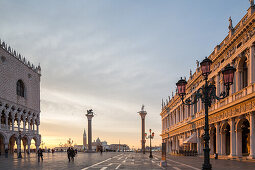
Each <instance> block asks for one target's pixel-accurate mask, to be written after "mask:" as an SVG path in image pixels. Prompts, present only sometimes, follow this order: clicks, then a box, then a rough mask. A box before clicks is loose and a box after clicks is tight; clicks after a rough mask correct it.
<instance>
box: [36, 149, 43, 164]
mask: <svg viewBox="0 0 255 170" xmlns="http://www.w3.org/2000/svg"><path fill="white" fill-rule="evenodd" d="M37 155H38V162H40V159H42V161H43V150H42V149H41V148H39V149H38V151H37Z"/></svg>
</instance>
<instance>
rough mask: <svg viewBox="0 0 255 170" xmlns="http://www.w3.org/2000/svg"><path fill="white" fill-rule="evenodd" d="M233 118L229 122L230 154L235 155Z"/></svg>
mask: <svg viewBox="0 0 255 170" xmlns="http://www.w3.org/2000/svg"><path fill="white" fill-rule="evenodd" d="M235 125H236V123H235V119H234V118H232V119H231V123H230V156H236V133H235Z"/></svg>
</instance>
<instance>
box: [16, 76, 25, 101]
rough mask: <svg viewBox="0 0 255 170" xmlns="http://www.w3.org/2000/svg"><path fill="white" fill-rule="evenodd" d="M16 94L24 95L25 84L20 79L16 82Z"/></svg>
mask: <svg viewBox="0 0 255 170" xmlns="http://www.w3.org/2000/svg"><path fill="white" fill-rule="evenodd" d="M17 95H18V96H21V97H25V85H24V83H23V81H22V80H18V82H17Z"/></svg>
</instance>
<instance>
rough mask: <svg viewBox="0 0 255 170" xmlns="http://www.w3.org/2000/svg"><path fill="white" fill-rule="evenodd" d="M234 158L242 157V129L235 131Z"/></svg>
mask: <svg viewBox="0 0 255 170" xmlns="http://www.w3.org/2000/svg"><path fill="white" fill-rule="evenodd" d="M236 156H237V157H242V129H238V128H237V129H236Z"/></svg>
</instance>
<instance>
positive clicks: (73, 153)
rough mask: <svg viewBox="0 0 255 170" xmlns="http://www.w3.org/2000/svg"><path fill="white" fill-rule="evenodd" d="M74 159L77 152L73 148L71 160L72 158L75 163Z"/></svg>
mask: <svg viewBox="0 0 255 170" xmlns="http://www.w3.org/2000/svg"><path fill="white" fill-rule="evenodd" d="M74 157H75V150H74V149H73V148H71V158H72V161H74Z"/></svg>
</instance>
